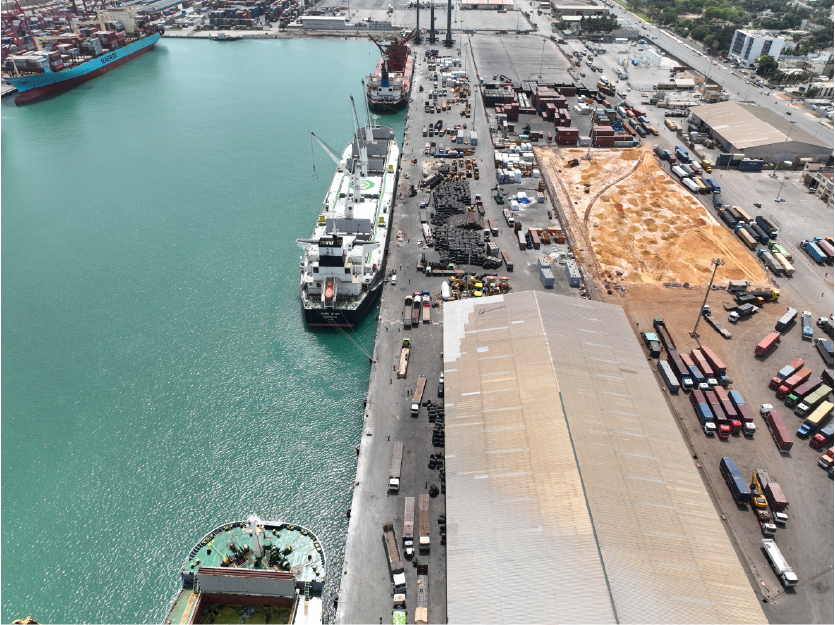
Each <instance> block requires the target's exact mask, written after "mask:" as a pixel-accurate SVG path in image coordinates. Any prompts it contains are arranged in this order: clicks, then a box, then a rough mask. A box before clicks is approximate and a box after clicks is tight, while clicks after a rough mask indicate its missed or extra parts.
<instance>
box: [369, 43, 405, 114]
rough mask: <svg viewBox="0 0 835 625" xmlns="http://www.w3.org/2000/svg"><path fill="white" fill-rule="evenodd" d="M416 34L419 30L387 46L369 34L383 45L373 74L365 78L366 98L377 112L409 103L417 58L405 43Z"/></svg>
mask: <svg viewBox="0 0 835 625" xmlns="http://www.w3.org/2000/svg"><path fill="white" fill-rule="evenodd" d="M416 34H417V29H415V30H413V31H412V32H411V33H409V34H408V35H406V36H405V37H404V38H403V39H400V38H397V37H395V39H394V41H392V42H391V43H390V44H388V45H387V46H385V47H383V44H381V43H380V42H379V41H377V40H376V39H374V37H372V36H371V35H369V36H368V37H369V39H371V41H373V42H374V44H375V45H376V46H377V47H378V48H380V54H381V56H380V60H379V61H378V62H377V67H376V69H375V70H374V73H373V74H371V75H370V76H367V77H366V79H365V94H366V99H367V100H368V105H369V106H370V107H371V110H373V111H374V112H376V113H394V112H396V111H399V110H400V109H402V108H403V107H404V106H406V104H408V102H409V93H410V91H411V89H412V75H413V73H414V64H415V60H414V58H413V57H412V53H411V50H410V49H409V46H407V45H406V44H407V43H408V42H409V41H411V40H412V39H413V38H414V36H415V35H416Z"/></svg>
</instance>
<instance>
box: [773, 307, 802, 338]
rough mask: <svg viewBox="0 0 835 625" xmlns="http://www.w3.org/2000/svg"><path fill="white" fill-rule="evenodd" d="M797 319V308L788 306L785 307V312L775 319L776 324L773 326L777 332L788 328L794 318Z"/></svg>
mask: <svg viewBox="0 0 835 625" xmlns="http://www.w3.org/2000/svg"><path fill="white" fill-rule="evenodd" d="M795 319H797V308H792V307H791V306H789V307H788V308H786V312H785V313H784V314H783V316H782V317H780V319H779V320H778V321H777V325H776V326H775V327H774V329H775V330H777V331H778V332H782V331H783V330H785V329H786V328H788V327H789V326H790V325H791V324H792V323H794V320H795Z"/></svg>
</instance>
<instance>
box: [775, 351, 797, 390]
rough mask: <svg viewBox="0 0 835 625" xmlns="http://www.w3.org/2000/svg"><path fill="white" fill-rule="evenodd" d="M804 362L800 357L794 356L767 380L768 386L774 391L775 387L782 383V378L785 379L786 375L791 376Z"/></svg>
mask: <svg viewBox="0 0 835 625" xmlns="http://www.w3.org/2000/svg"><path fill="white" fill-rule="evenodd" d="M804 364H806V362H805V361H804V360H803V359H802V358H795V359H794V360H792V361H791V362H790V363H789V364H787V365H786V366H785V367H783V368H782V369H780V370H779V371H778V372H777V375H776V376H774V377H773V378H771V382H769V384H768V388H770V389H771V390H772V391H776V390H777V387H778V386H780V385H781V384H782V383H783V380H785V379H786V378H788V377H791V376H792V375H793V374H794V373H795V372H797V371H799V370H800V368H801V367H802V366H803V365H804Z"/></svg>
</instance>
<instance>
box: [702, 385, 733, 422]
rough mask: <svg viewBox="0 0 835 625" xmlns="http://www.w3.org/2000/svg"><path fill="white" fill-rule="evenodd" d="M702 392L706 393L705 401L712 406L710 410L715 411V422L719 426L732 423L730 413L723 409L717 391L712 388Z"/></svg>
mask: <svg viewBox="0 0 835 625" xmlns="http://www.w3.org/2000/svg"><path fill="white" fill-rule="evenodd" d="M702 392H703V393H704V396H705V401H707V403H708V405H709V406H710V411H711V412H712V413H713V422H714V423H716V425H718V426H722V425H730V419H728V415H726V414H725V411H724V410H723V409H722V404H721V403H720V401H719V398H718V397H717V396H716V393H715V392H714V391H712V390H711V391H702Z"/></svg>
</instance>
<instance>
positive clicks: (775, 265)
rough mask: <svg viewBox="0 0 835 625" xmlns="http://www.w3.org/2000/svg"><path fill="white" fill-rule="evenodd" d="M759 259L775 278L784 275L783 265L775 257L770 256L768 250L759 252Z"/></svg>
mask: <svg viewBox="0 0 835 625" xmlns="http://www.w3.org/2000/svg"><path fill="white" fill-rule="evenodd" d="M757 257H758V258H759V259H760V261H762V264H763V265H765V266H766V267H768V270H769V271H771V273H773V274H774V275H775V276H779V275H782V273H783V265H781V264H780V261H778V260H777V259H776V258H774V256H772V255H771V254H769V253H768V252H767V251H766V250H762V249H761V250H757Z"/></svg>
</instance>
